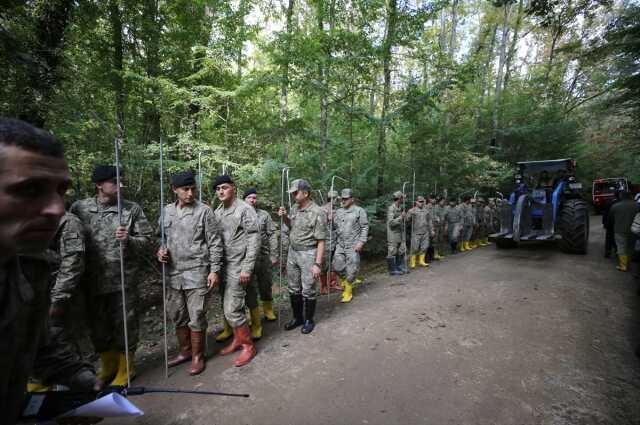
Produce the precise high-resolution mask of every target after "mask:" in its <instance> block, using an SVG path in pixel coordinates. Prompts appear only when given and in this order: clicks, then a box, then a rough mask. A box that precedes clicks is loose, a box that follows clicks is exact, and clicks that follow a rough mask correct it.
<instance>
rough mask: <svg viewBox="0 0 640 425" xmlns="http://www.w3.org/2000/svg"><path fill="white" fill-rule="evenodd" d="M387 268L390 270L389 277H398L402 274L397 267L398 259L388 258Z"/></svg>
mask: <svg viewBox="0 0 640 425" xmlns="http://www.w3.org/2000/svg"><path fill="white" fill-rule="evenodd" d="M387 267H388V268H389V275H391V276H398V275H401V274H402V273H401V272H400V270H398V267H397V266H396V257H387Z"/></svg>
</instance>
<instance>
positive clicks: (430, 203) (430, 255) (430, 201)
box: [425, 194, 437, 262]
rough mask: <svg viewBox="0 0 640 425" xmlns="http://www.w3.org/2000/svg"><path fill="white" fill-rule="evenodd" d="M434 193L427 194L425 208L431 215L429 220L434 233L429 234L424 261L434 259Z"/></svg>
mask: <svg viewBox="0 0 640 425" xmlns="http://www.w3.org/2000/svg"><path fill="white" fill-rule="evenodd" d="M436 205H437V203H436V195H434V194H429V195H428V196H427V200H426V204H425V208H426V209H427V211H428V213H429V216H430V217H431V222H432V223H433V231H434V234H433V235H432V236H431V235H430V236H429V246H428V247H427V255H426V256H425V258H426V260H425V262H429V261H434V260H435V253H436V250H435V243H436V242H435V228H436V223H435V220H436V217H435V208H436Z"/></svg>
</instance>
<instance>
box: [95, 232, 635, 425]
mask: <svg viewBox="0 0 640 425" xmlns="http://www.w3.org/2000/svg"><path fill="white" fill-rule="evenodd" d="M594 221H595V220H594ZM591 236H592V237H591V242H590V245H591V246H590V253H589V255H587V256H572V255H566V254H563V253H561V252H559V251H557V250H555V249H553V248H544V247H531V248H518V249H515V250H506V251H505V250H497V249H496V248H495V246H494V245H491V246H489V247H486V248H481V249H477V250H474V251H473V252H471V253H465V254H458V255H455V256H453V257H450V258H447V259H446V260H444V261H441V262H438V263H436V264H434V265H433V267H432V268H431V269H430V270H428V271H427V270H420V271H417V272H414V273H411V274H410V275H407V276H402V277H396V278H391V277H389V276H386V275H376V276H373V277H372V278H370V279H369V280H368V282H367V283H366V284H364V285H362V286H360V287H358V288H357V290H356V291H355V297H354V300H353V302H352V303H351V304H349V305H342V304H339V303H336V301H337V298H338V297H337V296H334V298H333V300H332V302H331V303H327V302H326V301H323V302H322V304H321V306H320V307H319V314H318V318H317V327H316V330H315V331H314V332H313V333H312V334H310V335H302V334H301V333H300V332H299V331H292V332H284V331H282V330H279V329H278V328H277V325H274V324H268V325H267V326H266V329H265V337H264V338H263V340H262V341H260V342H259V343H258V350H259V354H258V357H256V359H255V360H254V361H253V362H252V363H251V364H250V365H248V366H245V367H242V368H235V367H233V365H232V357H233V356H232V357H220V356H216V355H213V356H212V357H211V358H210V360H209V362H208V365H207V370H206V371H205V373H204V374H203V375H201V376H198V377H194V378H191V377H188V376H186V368H187V365H185V366H184V367H179V368H178V369H177V370H172V371H171V374H172V375H171V376H170V378H169V380H168V381H165V380H164V377H163V369H162V368H158V369H154V370H152V371H148V372H146V373H145V374H144V376H142V377H141V378H140V379H138V380H137V381H136V384H139V385H148V386H160V385H166V386H169V387H180V388H186V389H201V390H205V389H208V390H217V391H233V392H248V393H250V394H251V398H249V399H232V398H220V397H207V398H204V397H201V398H197V397H193V396H165V395H145V396H141V397H137V398H133V399H132V400H133V401H134V402H135V403H136V404H137V405H138V406H139V407H140V408H142V409H143V410H144V411H145V416H144V417H142V418H138V419H137V420H126V421H118V422H114V421H106V422H105V423H127V424H129V423H131V424H154V425H165V424H166V425H169V424H171V425H177V424H198V425H199V424H203V425H204V424H207V425H209V424H261V425H268V424H308V425H313V424H385V425H390V424H474V425H481V424H616V425H623V424H639V423H640V361H639V359H638V358H636V357H635V355H634V352H633V351H634V347H635V344H637V343H638V342H639V339H640V338H639V337H640V326H639V324H640V317H639V316H640V301H639V298H640V297H638V296H637V295H636V288H635V287H634V283H633V280H632V277H631V276H630V275H628V274H622V273H620V272H617V271H616V270H615V267H614V265H613V264H612V263H611V262H609V261H606V260H604V259H603V258H602V256H601V246H602V245H601V244H602V237H603V235H602V232H601V230H600V227H597V228H594V229H592V235H591ZM219 348H220V347H219V346H216V345H215V344H211V345H210V350H212V352H214V351H217V350H218V349H219Z"/></svg>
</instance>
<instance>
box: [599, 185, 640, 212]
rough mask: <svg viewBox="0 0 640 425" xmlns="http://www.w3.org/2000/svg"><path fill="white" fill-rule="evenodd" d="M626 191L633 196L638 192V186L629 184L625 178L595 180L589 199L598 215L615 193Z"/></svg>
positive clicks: (639, 190)
mask: <svg viewBox="0 0 640 425" xmlns="http://www.w3.org/2000/svg"><path fill="white" fill-rule="evenodd" d="M618 190H627V191H631V193H633V194H634V195H635V194H636V193H638V192H640V185H637V184H631V183H629V181H628V180H627V179H626V177H614V178H606V179H596V180H594V181H593V190H592V192H591V199H592V201H593V207H594V208H595V210H596V213H597V214H600V213H601V212H602V210H603V209H604V207H605V205H607V203H609V202H611V201H612V200H613V199H614V198H615V197H616V191H618Z"/></svg>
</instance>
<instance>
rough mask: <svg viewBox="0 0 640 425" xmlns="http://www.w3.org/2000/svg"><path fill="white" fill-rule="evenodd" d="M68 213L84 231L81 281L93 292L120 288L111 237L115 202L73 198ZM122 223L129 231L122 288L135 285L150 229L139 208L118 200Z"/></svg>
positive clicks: (116, 248)
mask: <svg viewBox="0 0 640 425" xmlns="http://www.w3.org/2000/svg"><path fill="white" fill-rule="evenodd" d="M71 212H72V213H73V214H75V215H77V216H78V218H79V219H80V221H81V222H82V226H83V228H84V233H85V244H86V255H85V264H86V272H85V274H84V278H83V281H84V282H87V287H88V288H89V289H90V291H91V293H92V294H94V295H98V294H110V293H112V292H118V291H120V242H119V241H118V240H117V239H116V237H115V232H116V228H117V227H118V207H117V205H101V204H100V203H99V202H98V200H97V198H95V197H94V198H88V199H84V200H82V201H77V202H75V203H74V204H73V205H72V206H71ZM122 222H123V225H124V227H126V229H127V231H128V233H129V239H128V241H127V242H125V243H124V244H123V246H124V250H123V251H124V252H123V254H124V269H125V279H124V282H125V287H135V285H136V283H137V281H136V272H137V270H138V262H139V261H140V258H141V257H142V256H143V255H148V251H147V248H148V247H149V244H150V242H151V239H152V237H153V230H152V229H151V225H149V222H148V221H147V218H146V217H145V215H144V213H143V212H142V208H140V206H139V205H138V204H136V203H135V202H131V201H127V200H124V199H123V200H122Z"/></svg>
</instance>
